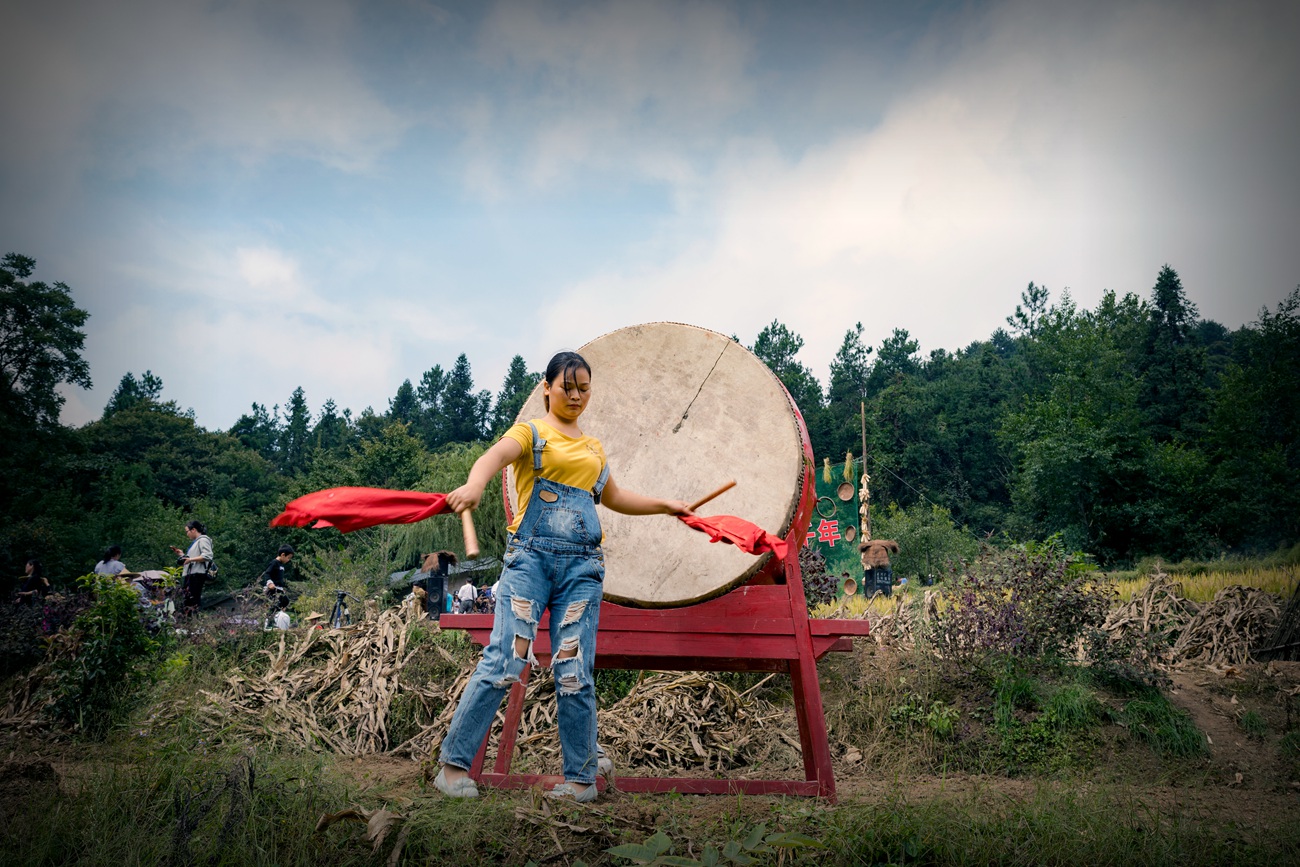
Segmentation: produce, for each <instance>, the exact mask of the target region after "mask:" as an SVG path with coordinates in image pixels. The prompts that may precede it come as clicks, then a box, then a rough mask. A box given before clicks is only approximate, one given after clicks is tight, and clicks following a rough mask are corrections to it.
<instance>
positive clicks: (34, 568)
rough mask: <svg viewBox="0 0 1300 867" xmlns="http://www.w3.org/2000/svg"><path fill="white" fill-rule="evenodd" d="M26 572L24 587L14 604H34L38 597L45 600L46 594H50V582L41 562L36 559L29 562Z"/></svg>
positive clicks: (19, 590) (20, 589) (19, 589)
mask: <svg viewBox="0 0 1300 867" xmlns="http://www.w3.org/2000/svg"><path fill="white" fill-rule="evenodd" d="M24 572H25V573H26V577H25V578H24V579H23V583H22V586H21V587H19V588H18V594H17V597H16V598H15V599H14V602H32V601H34V600H35V599H36V598H37V597H40V598H42V599H43V598H45V594H46V593H49V592H50V581H49V579H48V578H46V577H45V571H44V570H43V569H42V568H41V561H40V560H37V559H36V558H35V557H33V558H32V559H30V560H28V561H27V565H26V566H25V567H24Z"/></svg>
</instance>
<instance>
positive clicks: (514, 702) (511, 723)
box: [480, 666, 533, 774]
mask: <svg viewBox="0 0 1300 867" xmlns="http://www.w3.org/2000/svg"><path fill="white" fill-rule="evenodd" d="M532 673H533V671H532V669H531V668H529V667H528V666H524V671H523V673H522V674H520V675H519V682H518V683H516V684H515V685H514V686H512V687H510V701H509V703H508V704H507V705H506V719H505V722H504V723H503V724H502V727H501V742H500V743H499V744H497V762H496V772H497V773H498V774H507V773H509V772H510V763H511V762H512V761H513V760H514V755H515V740H516V739H518V737H519V721H520V720H522V719H523V718H524V697H525V693H527V691H528V678H529V677H531V676H532ZM489 734H491V732H490V731H489ZM486 750H487V740H486V739H485V740H484V741H483V747H482V748H481V749H480V752H484V751H486Z"/></svg>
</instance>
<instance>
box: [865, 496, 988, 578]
mask: <svg viewBox="0 0 1300 867" xmlns="http://www.w3.org/2000/svg"><path fill="white" fill-rule="evenodd" d="M871 521H872V524H871V535H872V536H873V537H874V538H876V539H893V540H894V541H895V542H897V543H898V548H899V551H898V554H897V555H895V556H894V557H893V558H891V564H892V566H893V569H894V574H895V575H898V576H908V577H911V578H916V579H924V580H926V581H928V580H930V579H933V578H938V577H939V576H941V575H944V574H945V573H947V572H949V571H951V569H952V568H953V567H954V566H956V565H957V564H958V563H961V562H962V561H963V560H971V559H974V558H975V556H976V554H978V553H979V541H978V540H977V539H976V538H975V537H974V536H973V535H971V533H970V531H968V530H967V529H966V528H965V527H958V526H957V525H956V524H954V523H953V522H952V515H951V514H950V513H949V512H948V510H947V509H944V508H942V507H940V506H934V505H930V506H925V505H922V504H919V503H918V504H917V505H915V506H909V507H907V508H901V507H900V506H899V505H898V504H897V503H890V504H889V506H888V508H886V509H884V510H883V511H874V512H872V517H871Z"/></svg>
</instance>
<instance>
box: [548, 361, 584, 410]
mask: <svg viewBox="0 0 1300 867" xmlns="http://www.w3.org/2000/svg"><path fill="white" fill-rule="evenodd" d="M566 385H567V386H568V388H567V390H566V388H565V386H566ZM542 390H543V392H544V393H545V394H546V397H547V399H548V400H549V401H550V403H551V412H552V413H554V414H555V417H556V418H558V419H560V420H561V421H575V420H577V418H578V416H580V415H582V412H583V410H585V409H586V408H587V401H589V400H591V374H590V373H588V372H587V370H586V368H582V367H579V368H578V369H577V370H575V371H573V373H571V374H570V375H569V380H568V382H567V383H564V382H560V381H559V377H557V378H556V382H546V383H543V384H542Z"/></svg>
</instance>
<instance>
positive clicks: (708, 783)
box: [478, 773, 819, 797]
mask: <svg viewBox="0 0 1300 867" xmlns="http://www.w3.org/2000/svg"><path fill="white" fill-rule="evenodd" d="M563 779H564V778H563V777H560V776H558V775H555V774H497V773H485V774H482V775H481V776H480V777H479V778H478V781H479V782H480V783H483V784H485V785H489V786H492V787H493V788H497V789H530V788H532V787H533V786H541V787H542V788H544V789H550V788H551V787H553V786H556V785H558V784H559V783H560V782H562V781H563ZM612 788H614V789H616V790H618V791H620V792H656V793H664V792H679V793H681V794H683V795H800V796H805V797H809V796H816V795H817V794H819V790H818V784H817V783H816V782H803V781H799V780H734V779H732V780H718V779H705V778H702V777H615V778H614V785H613V787H612ZM596 790H597V791H599V792H606V791H608V790H609V787H606V785H605V780H604V779H603V778H602V777H597V778H596Z"/></svg>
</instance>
